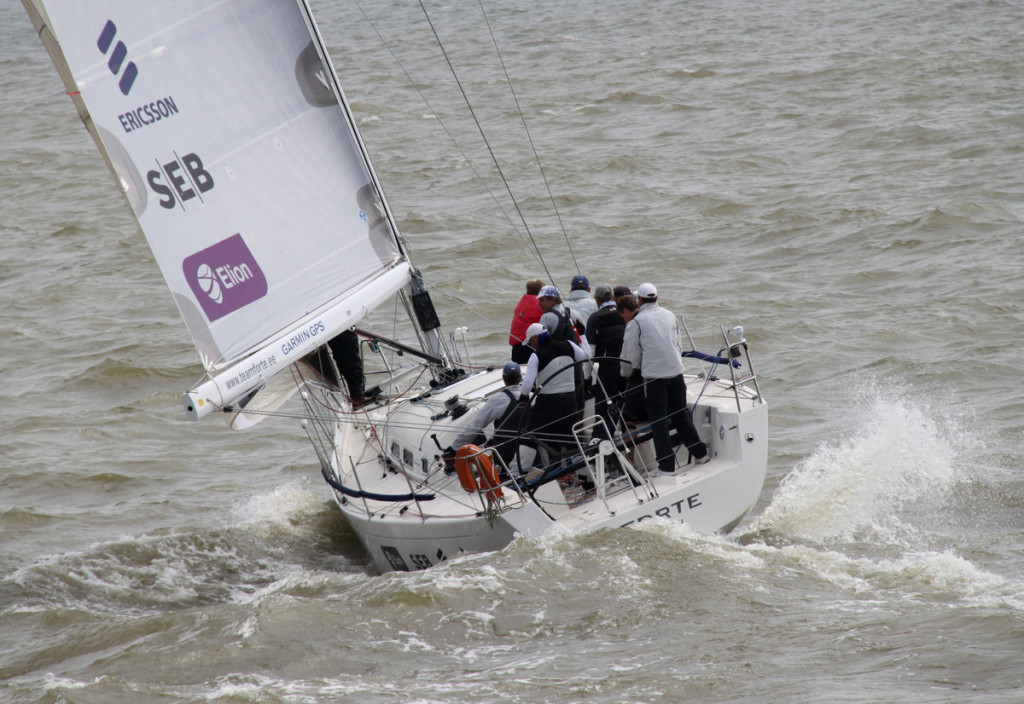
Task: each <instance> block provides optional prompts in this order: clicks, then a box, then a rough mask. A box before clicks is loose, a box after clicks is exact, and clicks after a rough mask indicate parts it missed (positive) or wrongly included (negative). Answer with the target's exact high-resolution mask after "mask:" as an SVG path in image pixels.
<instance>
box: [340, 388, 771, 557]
mask: <svg viewBox="0 0 1024 704" xmlns="http://www.w3.org/2000/svg"><path fill="white" fill-rule="evenodd" d="M704 383H705V382H704V380H703V379H698V378H692V377H687V387H688V393H689V395H690V401H691V404H692V402H693V401H694V400H695V394H696V393H697V392H699V391H700V390H701V389H702V387H703V386H704ZM500 386H501V380H500V375H499V374H498V372H490V373H486V374H478V375H475V376H473V377H470V378H467V379H464V380H463V381H461V382H459V383H457V384H454V385H452V386H450V387H447V388H445V389H444V390H443V392H441V393H439V394H438V395H437V397H436V398H435V397H428V398H424V399H420V400H415V401H403V402H401V403H399V404H394V403H393V404H390V405H386V406H382V407H379V408H377V409H374V410H370V411H368V412H365V413H362V412H356V413H354V414H343V415H341V416H340V417H339V420H340V421H341V422H339V423H337V425H336V426H335V428H336V430H335V438H334V450H333V459H332V461H331V462H330V464H331V465H332V470H333V471H332V475H333V477H332V479H333V480H335V488H334V489H333V493H334V497H335V500H336V501H337V503H338V506H339V508H340V509H341V511H342V513H344V514H345V516H346V518H347V519H348V521H349V523H350V524H351V525H352V527H353V529H354V530H355V531H356V533H357V534H358V535H359V538H360V540H361V541H362V542H363V544H364V546H365V547H366V549H367V551H368V552H369V554H370V556H371V557H372V558H373V561H374V562H375V563H376V565H377V566H378V567H379V568H380V569H382V570H385V571H386V570H394V569H398V570H411V569H422V568H426V567H429V566H431V565H435V564H437V563H438V562H441V561H443V560H445V559H447V558H449V557H452V556H454V555H458V554H460V553H463V552H483V551H491V550H500V549H501V548H503V547H505V546H506V545H507V544H508V543H509V542H510V541H511V540H512V539H513V537H514V536H515V535H516V533H517V532H518V533H522V534H524V535H526V536H527V537H530V538H536V537H540V536H543V535H544V534H546V533H548V532H550V531H556V530H568V531H572V532H581V533H582V532H589V531H592V530H597V529H599V528H612V527H622V526H629V525H633V524H636V523H640V522H642V521H645V520H650V519H652V518H655V517H661V518H664V519H667V520H670V521H675V522H680V523H686V524H689V525H690V526H692V527H693V528H695V529H696V530H699V531H702V532H707V533H712V532H727V531H729V530H731V529H732V528H733V527H735V525H736V524H737V523H738V522H739V521H740V520H741V519H742V518H743V516H744V514H745V513H746V512H747V511H748V510H749V509H750V508H751V507H752V506H753V505H754V503H755V502H756V501H757V499H758V497H759V496H760V493H761V489H762V487H763V485H764V479H765V471H766V466H767V448H768V445H767V441H768V420H767V405H766V404H765V403H764V402H763V400H762V399H760V398H758V397H757V395H756V393H754V392H753V391H752V390H750V389H746V388H743V387H742V386H741V387H739V388H736V387H734V386H733V384H732V382H730V381H713V382H711V383H710V384H709V385H708V387H707V388H706V389H704V392H703V394H702V396H701V398H700V400H699V402H698V404H697V406H696V410H695V412H694V423H695V425H696V427H697V429H698V431H699V432H700V434H701V438H702V439H703V440H704V442H705V443H706V444H707V445H708V448H709V451H710V456H711V460H710V461H709V462H707V463H705V464H702V465H694V464H690V465H686V464H685V463H686V462H687V459H688V457H687V454H686V451H685V450H683V451H682V452H680V453H679V455H677V462H678V463H679V464H680V466H679V468H678V469H677V471H676V473H675V475H661V474H660V473H658V472H657V471H655V468H654V467H653V466H651V468H650V471H648V468H647V464H653V462H651V460H652V458H653V450H652V449H651V448H650V445H651V442H650V441H649V440H648V441H646V442H645V443H643V444H641V445H639V446H638V447H637V448H636V449H635V451H634V452H632V453H630V458H631V460H632V464H633V465H634V467H635V469H636V476H637V480H636V481H633V482H630V481H628V480H627V479H626V477H625V476H622V475H621V474H620V476H619V478H618V479H617V480H614V481H613V480H610V479H608V480H606V483H603V484H602V483H601V482H600V481H599V482H598V484H602V486H603V491H599V490H595V489H590V490H589V491H586V492H584V491H583V489H582V487H580V486H579V484H578V483H576V484H574V485H570V484H567V483H565V482H559V481H550V482H548V483H545V484H543V485H542V486H540V487H539V488H538V489H537V490H536V491H535V493H534V494H533V495H532V497H531V496H530V495H528V494H527V493H525V492H521V491H519V490H518V489H517V488H516V487H515V486H514V485H508V484H507V485H506V486H505V488H504V491H503V493H504V496H503V499H502V500H501V501H499V502H497V503H490V502H488V500H487V499H486V497H485V496H484V495H482V493H467V492H466V491H465V490H463V488H462V487H461V485H460V483H459V479H458V478H457V477H456V476H454V475H445V474H444V471H443V465H442V463H441V462H440V458H439V455H440V450H439V448H438V445H440V446H441V447H444V446H447V445H448V444H449V443H450V442H451V441H452V439H453V438H454V436H455V434H456V432H457V431H458V430H459V428H460V427H461V425H463V424H464V423H465V422H466V421H467V420H468V419H469V417H471V416H472V410H471V411H470V412H469V413H467V414H466V416H464V417H463V418H461V419H460V420H456V421H452V420H451V419H450V418H449V417H447V416H444V417H441V418H438V416H443V412H444V399H447V398H450V397H451V396H453V395H455V394H458V395H459V396H460V398H461V399H463V400H464V401H467V402H470V403H471V404H472V402H473V401H474V400H479V399H482V398H483V397H484V396H485V395H486V394H487V393H490V392H493V391H494V390H496V389H498V388H500ZM432 435H436V438H437V442H435V441H434V439H433V438H432V437H431V436H432ZM605 448H606V450H607V449H610V446H609V445H608V444H606V445H605ZM385 454H386V455H387V460H386V461H387V463H388V464H389V465H390V469H388V468H386V467H385V464H384V462H383V461H382V459H381V458H382V456H383V455H385ZM645 456H646V457H647V458H648V463H647V464H645V463H644V460H643V458H644V457H645ZM606 457H607V456H606ZM590 464H591V465H593V464H594V460H592V461H591V463H590ZM339 467H341V468H342V469H340V470H339ZM597 471H598V472H600V469H598V470H597ZM592 473H593V471H592ZM611 474H612V473H611V472H609V475H611ZM597 476H599V474H598V475H597ZM340 486H343V487H345V488H346V489H347V490H348V491H347V492H346V493H342V491H339V487H340ZM356 494H361V495H356ZM410 494H416V495H417V496H419V497H420V498H419V499H410V498H408V495H410ZM402 495H406V496H405V497H402ZM399 497H402V498H399ZM427 497H432V498H427Z"/></svg>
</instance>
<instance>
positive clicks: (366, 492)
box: [22, 0, 768, 570]
mask: <svg viewBox="0 0 1024 704" xmlns="http://www.w3.org/2000/svg"><path fill="white" fill-rule="evenodd" d="M22 2H23V4H24V5H25V7H26V9H27V10H28V13H29V15H30V16H31V18H32V21H33V23H34V25H35V27H36V30H37V32H38V33H39V36H40V38H41V39H42V41H43V43H44V45H45V46H46V48H47V49H48V51H49V52H50V55H51V58H52V59H53V62H54V65H55V66H56V67H57V70H58V73H59V74H60V76H61V78H62V79H63V81H64V85H65V87H66V91H67V93H68V95H69V96H70V98H71V99H72V101H73V103H74V105H75V107H76V109H77V110H78V114H79V116H80V117H81V119H82V121H83V123H84V124H85V126H86V128H87V129H88V131H89V132H90V133H91V134H92V136H93V138H94V139H95V141H96V143H97V144H98V145H99V148H100V152H101V154H102V155H103V157H104V159H105V160H106V162H107V164H108V166H109V167H110V169H111V171H112V172H113V174H114V175H115V177H116V182H117V185H118V186H119V187H120V189H121V191H122V192H123V193H124V195H125V197H126V199H127V201H128V203H129V205H130V207H131V209H132V212H133V213H134V214H135V217H136V219H137V220H138V222H139V225H140V226H141V228H142V230H143V232H144V233H145V236H146V238H147V240H148V241H149V244H150V247H151V249H152V250H153V253H154V255H155V257H156V260H157V263H158V265H159V267H160V270H161V272H162V273H163V276H164V279H165V280H166V282H167V285H168V288H169V289H170V291H171V295H172V296H173V298H174V300H175V302H176V304H177V306H178V309H179V311H180V312H181V316H182V318H183V320H184V322H185V325H186V327H187V328H188V331H189V333H190V334H191V336H192V339H193V341H194V343H195V346H196V349H197V350H198V352H199V356H200V358H201V360H202V362H203V365H204V367H205V370H206V375H205V377H204V379H203V380H202V381H201V383H199V384H197V385H196V386H195V387H194V388H192V389H191V390H189V391H187V392H186V393H185V394H184V395H183V401H184V405H185V408H186V411H187V413H188V414H189V416H190V418H192V419H193V420H198V419H199V418H202V417H204V416H207V415H209V414H210V413H212V412H213V411H224V414H223V415H225V417H227V418H228V419H229V424H230V425H232V427H235V428H245V427H248V426H250V425H252V423H253V422H255V420H257V419H258V418H260V417H266V416H267V415H275V414H276V415H284V416H286V417H289V418H294V417H295V416H296V415H298V416H299V417H301V418H302V421H303V422H302V427H303V432H304V433H305V434H306V435H307V437H308V438H309V440H310V442H311V444H312V446H313V450H314V452H315V457H316V460H317V461H318V464H319V469H320V473H321V475H322V476H323V478H324V480H325V481H326V483H327V485H328V487H329V490H330V492H331V495H332V497H333V498H334V500H335V503H336V504H337V506H338V509H339V510H340V512H341V513H342V515H343V516H344V517H345V519H346V520H347V521H348V523H349V525H350V526H351V527H352V529H353V531H354V532H355V534H356V535H357V536H358V537H359V540H360V541H361V542H362V544H363V545H364V547H365V548H366V550H367V553H368V555H369V556H370V558H371V559H372V560H373V562H374V564H376V565H377V567H379V568H380V569H381V570H409V569H424V568H429V567H431V566H433V565H436V564H438V563H440V562H443V561H445V560H448V559H450V558H452V557H455V556H457V555H460V554H462V553H465V552H481V551H491V550H499V549H501V548H503V547H504V546H506V545H507V544H509V542H511V541H512V540H513V539H514V538H515V536H516V535H524V536H527V537H528V538H537V537H541V536H545V535H548V534H551V533H552V532H556V531H563V530H569V531H575V532H587V531H593V530H597V529H600V528H614V527H623V526H630V525H635V524H638V523H641V522H643V521H646V520H655V519H662V520H669V521H673V522H680V523H685V524H687V525H690V526H692V527H693V528H695V529H697V530H700V531H704V532H727V531H729V530H731V529H732V528H733V527H735V526H736V525H737V524H738V523H739V522H740V520H741V519H742V518H743V516H744V515H745V514H746V513H747V511H749V510H750V508H751V507H752V506H753V505H754V504H755V503H756V501H757V499H758V498H759V496H760V492H761V489H762V487H763V485H764V480H765V474H766V469H767V447H768V421H767V404H766V402H765V400H764V398H763V397H762V395H761V391H760V388H759V386H758V382H757V376H756V375H755V374H754V373H753V368H752V360H751V357H750V353H749V350H748V345H747V341H746V338H745V337H744V336H743V331H742V327H740V326H736V327H732V328H730V329H728V330H727V329H726V328H725V327H721V326H720V333H721V336H720V338H719V340H718V342H717V343H716V344H717V345H720V349H719V353H718V355H704V354H701V353H697V352H696V351H695V350H694V351H693V352H692V353H687V354H684V356H691V357H697V358H698V359H701V360H704V361H702V362H701V368H700V370H699V371H698V373H697V374H689V375H686V384H687V389H688V396H687V406H688V408H683V409H682V410H685V411H687V412H689V410H690V409H692V415H693V424H694V426H695V430H696V431H697V433H698V434H699V436H700V440H701V443H702V444H704V445H706V447H707V455H706V456H702V457H701V463H700V464H697V463H696V462H692V461H691V460H692V459H693V457H692V456H691V455H690V454H689V452H688V449H687V447H686V445H685V444H682V441H681V440H679V438H678V437H677V438H676V441H677V443H673V445H672V447H671V448H669V452H670V453H672V454H671V455H667V456H665V457H663V459H667V460H668V463H669V465H672V466H674V467H675V470H676V471H674V472H670V471H668V469H667V468H666V469H665V471H662V470H660V469H659V462H658V461H657V459H656V458H655V457H654V449H653V445H654V441H653V436H654V432H655V431H654V426H655V423H659V422H662V421H663V420H664V419H649V420H646V421H637V422H633V421H628V419H626V418H625V415H624V414H623V413H622V404H621V402H622V400H623V393H622V392H621V390H609V389H606V388H603V387H602V386H601V384H600V383H599V381H600V375H599V374H598V375H595V379H596V380H598V383H596V384H595V387H596V393H601V394H604V397H603V398H604V401H605V402H606V403H607V405H608V407H609V409H614V411H615V413H614V415H613V414H612V413H610V412H609V413H608V414H606V415H604V416H602V415H600V414H599V413H596V412H595V399H590V400H589V401H587V402H586V404H582V403H580V402H579V401H577V403H576V406H577V407H576V408H575V409H574V410H573V415H572V418H571V433H566V432H565V431H564V429H563V430H560V431H559V433H557V434H555V433H549V432H547V431H546V430H545V428H544V427H543V426H538V425H537V424H535V423H533V419H535V418H536V417H539V415H540V414H537V415H531V414H533V413H534V409H536V408H537V407H538V406H539V405H540V404H541V402H542V398H541V397H542V396H543V395H544V393H545V388H544V386H545V384H547V383H548V381H547V380H545V381H544V382H538V384H537V385H536V388H532V389H522V395H521V396H520V397H518V398H517V397H515V395H514V394H513V393H512V392H511V391H510V390H509V389H507V388H506V385H507V384H511V383H512V381H510V380H512V379H513V376H514V375H513V376H508V377H507V378H506V375H504V374H503V371H502V368H501V363H502V362H503V360H494V362H496V363H492V364H491V365H489V366H487V365H480V364H475V365H474V364H472V363H471V361H470V360H469V359H468V350H466V357H465V358H462V359H461V360H460V361H459V363H455V362H453V359H456V358H457V357H458V354H457V346H456V345H455V342H454V340H455V338H454V335H455V333H456V330H461V331H463V334H465V331H466V328H465V327H459V328H456V330H452V331H451V335H452V338H451V339H452V343H451V344H450V345H449V344H448V343H446V342H445V339H444V337H443V336H442V335H441V323H440V321H439V320H438V318H437V315H436V312H435V311H434V309H433V306H432V304H431V303H430V297H429V295H428V294H427V292H426V289H425V287H424V283H423V280H422V277H421V274H420V272H419V271H418V270H417V269H415V268H414V267H413V265H412V263H411V262H410V259H409V256H408V254H407V252H406V249H405V247H404V245H403V242H402V239H401V238H400V236H399V234H398V228H397V226H396V224H395V221H394V218H393V216H392V214H391V211H390V209H389V207H388V205H387V201H386V199H385V197H384V194H383V191H382V189H381V187H380V184H379V183H378V181H377V178H376V176H375V174H374V171H373V168H372V166H371V164H370V161H369V158H368V157H367V154H366V149H365V147H364V145H363V143H362V141H361V139H360V137H359V134H358V131H357V129H356V126H355V123H354V120H353V117H352V114H351V112H350V110H349V107H348V104H347V102H346V100H345V97H344V94H343V92H342V90H341V87H340V85H339V83H338V79H337V76H336V75H335V72H334V69H333V67H332V65H331V62H330V59H329V58H328V56H327V53H326V51H325V49H324V43H323V40H322V39H321V37H320V34H319V31H318V29H317V27H316V25H315V23H314V21H313V18H312V16H311V13H310V9H309V7H308V5H307V3H306V1H305V0H220V1H219V2H214V3H210V2H208V1H206V0H175V1H174V2H170V1H169V0H146V1H144V2H139V1H138V0H111V1H110V2H103V3H91V2H81V0H45V1H44V0H22ZM421 7H422V6H421ZM424 12H426V9H425V8H424ZM541 263H542V264H543V262H541ZM567 278H568V277H567ZM395 297H397V298H398V299H399V300H400V301H401V302H402V304H403V305H402V306H397V305H396V306H395V310H396V312H401V311H400V308H404V312H405V314H406V315H407V316H408V321H409V322H411V323H412V330H413V331H414V333H415V336H416V340H413V341H400V340H397V339H390V338H388V337H385V336H382V335H379V334H377V333H374V332H372V331H370V330H366V329H363V328H362V327H359V328H357V327H356V326H358V325H360V324H361V323H364V321H365V322H369V321H368V320H367V318H368V316H369V315H370V313H371V312H372V311H374V309H376V308H378V306H380V305H381V304H382V303H384V302H385V301H387V300H389V299H392V298H395ZM400 328H401V329H406V328H405V327H403V325H400V324H399V323H398V322H397V321H395V322H394V323H393V324H391V325H390V326H389V329H392V330H398V329H400ZM687 336H688V337H689V332H687ZM343 338H344V339H345V340H346V341H347V342H351V343H353V344H354V345H355V347H356V351H354V352H352V351H350V352H349V354H348V355H344V354H343V355H341V358H342V360H343V361H344V360H348V361H353V360H356V361H358V366H359V368H360V369H359V373H360V375H362V374H363V373H364V372H365V379H366V382H367V385H368V386H370V389H366V390H363V389H362V388H361V387H362V384H361V383H356V382H352V381H350V379H349V377H348V376H347V375H346V370H345V369H344V368H342V365H341V362H339V361H338V357H336V356H334V351H333V350H332V351H331V352H325V350H326V349H327V348H328V347H329V346H330V345H329V344H328V343H329V341H331V340H342V339H343ZM581 342H582V341H581ZM691 343H692V340H691ZM531 344H533V345H535V347H534V349H535V350H537V351H538V353H539V350H540V346H541V345H542V342H541V336H539V335H538V336H535V337H534V338H533V341H532V343H531ZM581 354H582V353H581ZM722 355H725V356H724V357H723V356H722ZM537 358H539V354H537V355H534V359H537ZM740 360H742V363H741V361H740ZM336 362H338V364H337V365H336V364H335V363H336ZM619 363H620V360H619V359H618V358H608V357H605V358H601V357H593V358H591V359H588V360H583V361H580V362H575V363H574V364H575V366H579V365H581V364H597V366H598V369H599V370H600V368H601V367H603V366H604V365H614V366H617V365H619ZM741 366H742V367H743V371H742V372H740V371H737V369H738V368H739V367H741ZM556 368H561V367H559V366H558V365H554V366H552V367H551V369H556ZM723 369H724V371H722V370H723ZM285 371H288V372H289V373H288V374H285V373H283V372H285ZM558 374H569V375H571V376H573V378H574V379H575V372H574V371H573V370H572V368H571V367H568V366H567V367H565V368H564V370H563V371H561V372H559V373H557V374H551V375H550V376H551V378H552V379H557V377H558ZM343 377H344V379H343ZM538 378H540V377H538ZM545 379H546V377H545ZM359 381H360V382H361V381H362V378H360V379H359ZM562 381H563V382H564V381H565V379H564V378H563V379H562ZM576 383H578V382H576ZM300 387H301V388H302V389H303V391H304V393H303V394H302V395H301V399H302V404H303V407H304V411H303V412H300V413H297V414H295V413H287V414H286V413H283V412H281V413H278V412H277V411H276V410H275V409H276V408H277V407H278V406H279V405H280V404H281V403H283V402H284V400H285V399H286V398H287V396H288V394H289V392H290V391H293V390H294V389H296V388H300ZM517 388H518V387H517ZM553 388H555V384H554V383H553V382H552V383H551V384H550V386H549V389H548V392H549V393H554V392H553V391H551V389H553ZM559 388H560V387H559ZM577 390H578V391H579V390H580V388H579V387H578V388H577ZM506 391H507V392H508V393H503V392H506ZM257 393H258V396H256V394H257ZM566 393H568V392H566ZM561 395H563V396H564V395H565V393H562V394H561ZM570 395H574V394H570ZM574 396H575V395H574ZM577 398H582V396H580V397H577ZM254 399H262V400H257V401H254ZM495 399H497V400H499V401H500V400H502V399H507V400H505V401H504V403H505V404H506V405H505V411H504V412H503V416H502V418H503V419H508V418H511V417H512V416H513V413H511V412H510V411H516V410H518V409H517V408H516V407H515V406H519V407H521V408H522V412H521V413H520V414H519V415H518V417H519V418H520V420H519V422H518V426H517V427H515V428H513V429H511V430H509V432H510V433H511V436H512V438H513V440H514V444H515V445H516V447H515V456H514V457H515V459H514V462H513V461H506V459H505V458H503V457H502V456H501V455H500V454H499V453H497V452H496V450H495V448H494V447H492V446H491V445H490V444H489V443H487V442H483V441H485V440H486V433H484V432H483V431H484V430H485V428H483V427H481V428H477V427H475V426H473V425H471V424H472V423H473V422H474V420H475V418H476V417H477V415H478V414H477V411H481V409H483V408H484V406H485V404H488V403H489V402H491V401H493V400H495ZM676 412H677V413H678V411H676ZM567 419H568V416H565V417H563V418H562V419H559V421H564V420H567ZM627 421H628V422H627ZM494 424H495V425H497V423H496V422H495V423H494ZM560 427H563V428H564V426H560ZM470 429H471V430H470ZM467 434H468V435H471V436H473V437H472V440H471V441H469V442H466V441H463V440H460V438H464V437H466V435H467ZM495 434H497V433H496V431H495ZM479 435H483V436H484V437H483V438H482V439H479V438H478V437H477V436H479ZM492 440H493V438H492ZM480 442H483V444H482V445H481V444H478V443H480ZM455 444H459V447H457V448H456V447H455V446H454V445H455ZM524 447H529V449H530V450H531V452H530V453H524V452H523V449H522V448H524ZM528 457H530V458H533V459H528Z"/></svg>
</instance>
